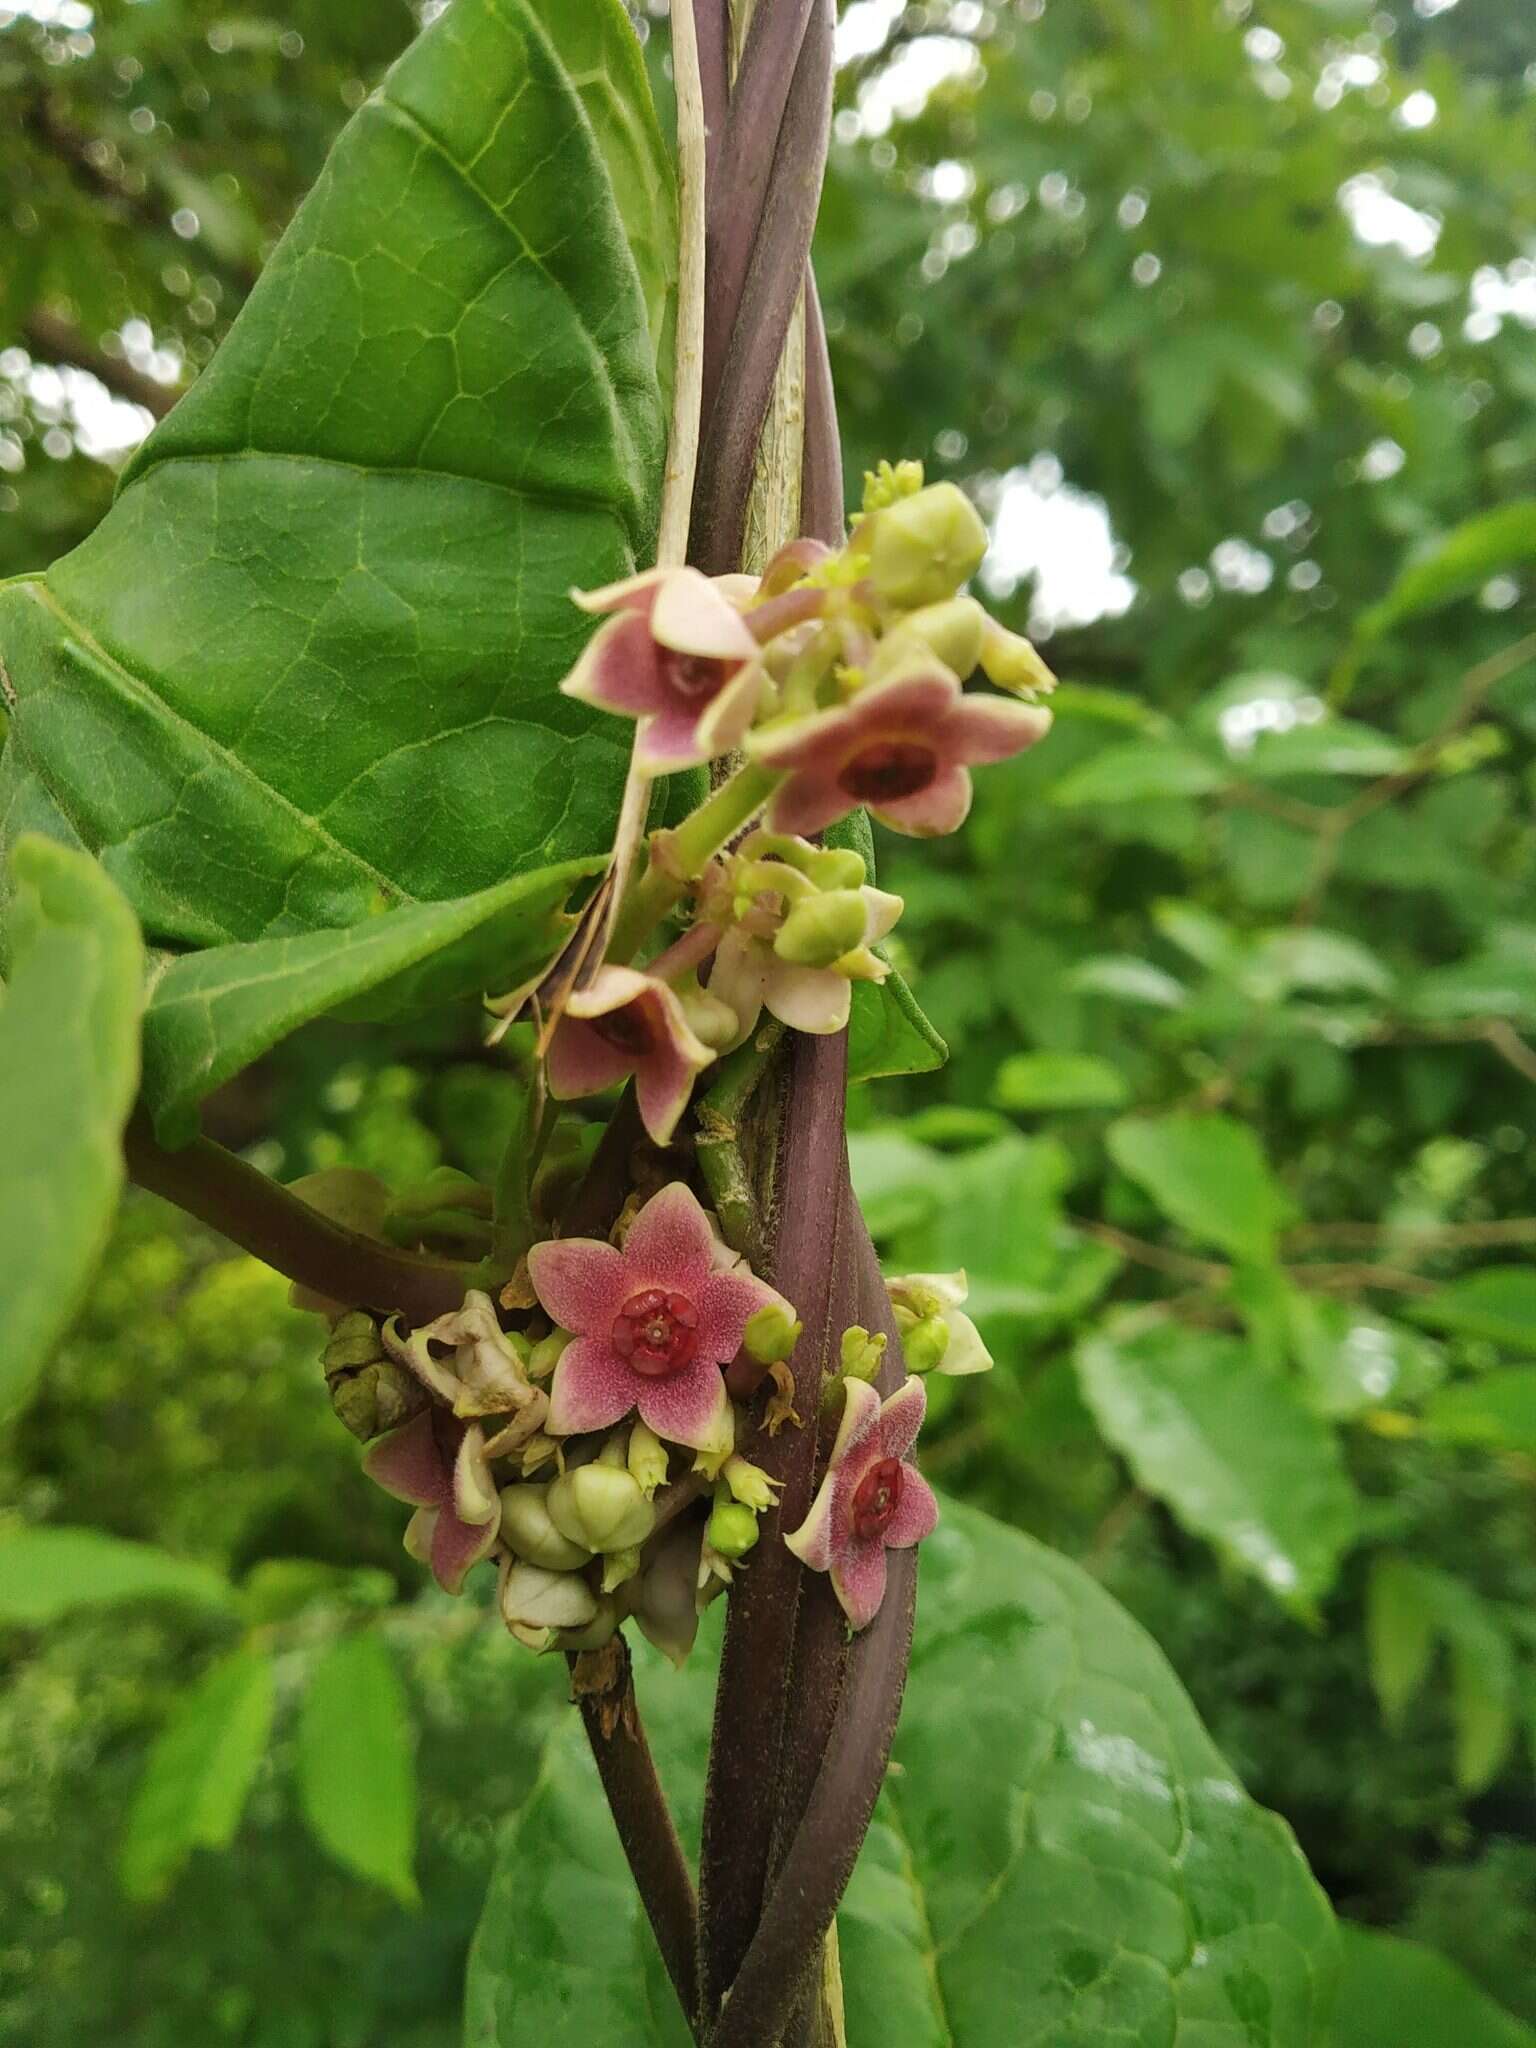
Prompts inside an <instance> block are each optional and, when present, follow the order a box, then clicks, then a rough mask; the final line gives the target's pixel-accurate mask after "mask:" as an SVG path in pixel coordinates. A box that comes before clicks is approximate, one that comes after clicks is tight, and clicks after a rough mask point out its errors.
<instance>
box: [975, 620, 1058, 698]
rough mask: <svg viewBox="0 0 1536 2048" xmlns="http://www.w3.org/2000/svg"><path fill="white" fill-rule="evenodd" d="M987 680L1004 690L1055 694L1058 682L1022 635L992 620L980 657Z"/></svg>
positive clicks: (983, 640)
mask: <svg viewBox="0 0 1536 2048" xmlns="http://www.w3.org/2000/svg"><path fill="white" fill-rule="evenodd" d="M978 658H979V660H980V662H981V665H982V668H983V669H984V670H985V671H986V675H987V680H988V681H989V682H993V683H996V685H997V687H998V688H999V689H1000V690H1015V691H1030V690H1054V689H1055V687H1056V678H1055V676H1054V675H1053V674H1052V673H1051V671H1050V670H1049V669H1048V668H1047V667H1046V665H1045V663H1044V662H1043V661H1042V660H1041V659H1040V657H1039V655H1038V654H1037V653H1036V652H1035V650H1034V648H1033V647H1032V646H1031V645H1030V643H1029V641H1027V640H1026V639H1025V638H1024V636H1023V634H1022V633H1010V632H1009V631H1008V629H1007V628H1006V627H1005V626H1000V625H999V624H998V623H997V621H996V619H988V620H987V623H986V630H985V631H984V633H983V634H982V638H981V653H980V656H979V657H978Z"/></svg>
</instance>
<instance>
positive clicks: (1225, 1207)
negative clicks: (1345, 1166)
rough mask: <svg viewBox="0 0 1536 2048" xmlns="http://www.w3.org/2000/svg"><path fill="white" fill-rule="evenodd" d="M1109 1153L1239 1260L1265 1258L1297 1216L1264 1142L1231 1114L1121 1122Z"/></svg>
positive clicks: (1181, 1220) (1184, 1222)
mask: <svg viewBox="0 0 1536 2048" xmlns="http://www.w3.org/2000/svg"><path fill="white" fill-rule="evenodd" d="M1109 1150H1110V1156H1111V1157H1112V1158H1113V1160H1114V1162H1115V1164H1116V1166H1118V1167H1119V1169H1120V1171H1121V1172H1122V1173H1124V1174H1127V1175H1129V1177H1130V1178H1131V1179H1132V1180H1134V1181H1136V1182H1137V1183H1138V1184H1139V1185H1140V1186H1142V1187H1144V1188H1145V1189H1146V1191H1147V1193H1148V1194H1149V1195H1150V1196H1151V1197H1152V1199H1153V1201H1154V1202H1156V1204H1157V1206H1158V1207H1159V1208H1160V1209H1161V1210H1162V1211H1163V1213H1164V1214H1165V1215H1166V1216H1169V1217H1171V1218H1172V1220H1173V1221H1174V1222H1175V1223H1177V1224H1179V1225H1180V1226H1181V1227H1182V1228H1183V1229H1185V1230H1187V1231H1189V1232H1190V1233H1191V1235H1192V1236H1194V1237H1198V1238H1203V1239H1204V1240H1205V1241H1206V1242H1207V1243H1210V1244H1215V1245H1220V1246H1221V1247H1222V1249H1223V1250H1225V1251H1229V1252H1232V1253H1234V1254H1235V1255H1236V1256H1237V1257H1239V1258H1245V1259H1254V1260H1263V1259H1267V1258H1268V1257H1269V1256H1270V1255H1271V1253H1272V1252H1273V1249H1274V1242H1275V1232H1276V1231H1277V1230H1278V1229H1279V1227H1280V1226H1281V1224H1283V1223H1287V1222H1289V1221H1290V1219H1291V1217H1292V1215H1293V1214H1294V1213H1295V1212H1294V1209H1293V1206H1292V1204H1291V1201H1290V1198H1289V1196H1288V1195H1287V1194H1286V1192H1285V1190H1284V1189H1283V1188H1282V1187H1281V1186H1280V1184H1279V1182H1278V1181H1277V1180H1276V1179H1275V1177H1274V1175H1273V1174H1272V1173H1271V1171H1270V1168H1269V1162H1268V1161H1267V1160H1266V1159H1265V1157H1264V1153H1263V1149H1262V1147H1261V1146H1260V1144H1259V1141H1258V1139H1257V1138H1256V1137H1255V1136H1254V1134H1253V1132H1252V1131H1251V1130H1249V1128H1248V1126H1247V1125H1246V1124H1240V1123H1238V1122H1237V1121H1236V1119H1235V1118H1233V1117H1229V1116H1162V1117H1123V1118H1122V1119H1121V1121H1120V1122H1119V1123H1117V1124H1114V1125H1112V1126H1111V1129H1110V1132H1109Z"/></svg>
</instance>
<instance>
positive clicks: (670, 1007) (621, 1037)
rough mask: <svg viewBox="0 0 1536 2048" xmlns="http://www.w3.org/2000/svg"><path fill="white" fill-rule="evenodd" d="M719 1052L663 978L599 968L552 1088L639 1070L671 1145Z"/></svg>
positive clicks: (557, 1040)
mask: <svg viewBox="0 0 1536 2048" xmlns="http://www.w3.org/2000/svg"><path fill="white" fill-rule="evenodd" d="M714 1056H715V1055H714V1053H713V1052H712V1051H711V1050H710V1048H709V1047H708V1046H707V1045H706V1044H705V1043H704V1041H703V1040H702V1039H701V1038H699V1037H697V1036H696V1035H695V1033H694V1032H693V1030H692V1029H691V1028H690V1026H689V1023H688V1019H687V1017H686V1016H685V1015H684V1014H683V1006H682V1004H681V1003H680V1002H679V1001H678V999H677V996H676V995H675V993H674V992H673V991H672V990H671V989H670V988H668V986H667V984H666V983H665V982H664V981H661V980H659V979H658V977H657V976H656V975H654V974H642V973H640V972H639V970H638V969H636V968H633V967H600V968H599V969H598V971H597V973H596V975H595V976H594V977H593V980H592V983H591V986H590V987H588V988H585V989H580V990H578V991H577V992H576V993H575V994H574V995H572V996H571V997H570V999H569V1001H568V1002H567V1003H566V1006H565V1014H564V1015H563V1016H562V1017H561V1019H560V1022H559V1023H558V1025H556V1027H555V1033H554V1036H553V1038H552V1039H551V1040H550V1045H549V1092H550V1094H551V1095H553V1096H554V1097H555V1099H556V1101H557V1102H568V1101H570V1100H571V1099H572V1098H573V1097H575V1096H578V1095H596V1094H598V1093H599V1092H600V1091H601V1090H602V1089H604V1088H611V1087H612V1086H613V1085H614V1084H615V1082H618V1081H622V1080H625V1079H627V1077H628V1076H629V1075H631V1074H633V1075H634V1077H635V1097H636V1100H637V1101H638V1103H639V1105H640V1116H641V1120H642V1122H643V1123H644V1125H645V1128H646V1130H647V1132H648V1133H649V1134H650V1136H651V1137H652V1138H653V1139H654V1140H655V1142H656V1143H657V1144H658V1145H665V1144H668V1143H670V1141H671V1137H672V1133H673V1132H674V1131H675V1130H676V1128H677V1120H678V1118H679V1117H680V1116H681V1115H682V1113H683V1111H684V1110H685V1109H686V1108H687V1107H688V1098H689V1096H690V1095H691V1094H692V1092H693V1083H694V1079H695V1077H696V1076H697V1075H698V1074H699V1073H700V1071H701V1070H702V1069H703V1068H705V1067H707V1066H708V1065H709V1063H710V1061H711V1060H712V1059H713V1058H714ZM567 1327H569V1326H567Z"/></svg>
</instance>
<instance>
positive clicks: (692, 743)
mask: <svg viewBox="0 0 1536 2048" xmlns="http://www.w3.org/2000/svg"><path fill="white" fill-rule="evenodd" d="M705 708H707V707H705ZM701 717H702V708H701V707H700V706H698V705H692V706H683V705H679V704H675V703H668V704H667V705H666V706H665V708H664V709H662V710H661V711H658V712H657V714H656V715H655V717H654V718H648V719H647V720H646V721H645V724H644V725H643V726H642V727H641V729H640V737H639V740H638V742H637V745H636V758H637V760H638V761H639V763H640V765H641V767H642V768H644V770H645V772H646V773H647V775H674V774H676V772H677V771H678V769H680V768H697V767H699V766H700V765H701V764H702V763H703V762H705V761H707V760H709V759H710V750H709V748H708V746H706V745H705V743H704V741H703V739H702V738H701V737H700V733H699V724H700V720H701Z"/></svg>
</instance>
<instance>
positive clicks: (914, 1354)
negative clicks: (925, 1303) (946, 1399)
mask: <svg viewBox="0 0 1536 2048" xmlns="http://www.w3.org/2000/svg"><path fill="white" fill-rule="evenodd" d="M901 1348H902V1352H903V1355H904V1356H905V1358H906V1361H907V1365H908V1366H909V1368H910V1369H911V1370H912V1371H913V1372H932V1371H933V1369H934V1367H935V1366H937V1365H938V1364H940V1362H941V1361H942V1359H943V1357H944V1354H945V1352H946V1351H947V1350H948V1349H949V1325H948V1323H946V1322H945V1320H944V1318H943V1317H942V1316H925V1317H924V1318H923V1320H922V1321H921V1322H920V1323H914V1324H913V1325H912V1327H911V1329H910V1330H908V1331H907V1333H906V1335H905V1336H904V1337H903V1338H902V1340H901Z"/></svg>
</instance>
